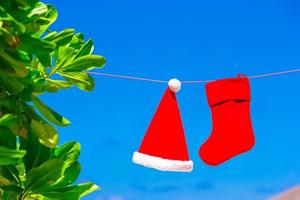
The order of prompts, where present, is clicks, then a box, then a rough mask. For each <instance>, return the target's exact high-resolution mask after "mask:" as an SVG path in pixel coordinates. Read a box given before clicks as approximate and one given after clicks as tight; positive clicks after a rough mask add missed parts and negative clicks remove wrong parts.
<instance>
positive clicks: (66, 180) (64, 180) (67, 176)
mask: <svg viewBox="0 0 300 200" xmlns="http://www.w3.org/2000/svg"><path fill="white" fill-rule="evenodd" d="M80 171H81V166H80V163H79V162H78V161H75V162H73V163H72V164H71V165H70V166H68V167H66V169H65V171H64V174H63V176H62V177H61V178H60V179H59V180H58V182H57V183H56V184H55V185H53V187H64V186H68V185H71V184H72V183H74V182H75V181H76V180H77V178H78V177H79V175H80Z"/></svg>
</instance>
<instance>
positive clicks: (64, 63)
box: [0, 0, 105, 200]
mask: <svg viewBox="0 0 300 200" xmlns="http://www.w3.org/2000/svg"><path fill="white" fill-rule="evenodd" d="M57 16H58V13H57V10H56V9H55V8H54V7H53V6H51V5H48V4H45V3H42V2H40V1H38V0H1V1H0V199H4V200H32V199H38V200H40V199H41V200H44V199H45V200H49V199H57V200H60V199H64V200H65V199H67V200H68V199H72V200H73V199H80V198H81V197H82V196H84V195H87V194H88V193H90V192H93V191H94V190H98V189H99V187H98V186H96V185H95V184H94V183H83V184H77V185H74V184H73V183H74V182H75V181H76V180H77V178H78V176H79V174H80V170H81V166H80V163H79V162H78V158H79V154H80V144H79V143H78V142H68V143H66V144H63V145H61V146H59V147H58V146H57V144H58V132H57V130H56V126H60V127H65V126H68V125H69V124H70V121H69V120H68V119H66V118H65V117H63V116H61V115H60V114H59V113H57V112H56V111H54V110H53V109H51V108H50V107H49V106H48V105H46V104H45V103H44V102H42V101H41V99H40V98H39V95H41V94H44V93H45V92H50V93H55V92H58V91H59V90H64V89H68V88H70V87H72V86H76V87H77V88H79V89H80V90H83V91H91V90H92V89H93V88H94V80H93V78H92V77H91V76H90V75H89V74H88V73H87V71H88V70H91V69H94V68H101V67H103V66H104V64H105V59H104V58H103V57H102V56H99V55H93V54H92V52H93V48H94V45H93V41H92V40H91V39H89V40H87V41H85V39H84V35H83V34H82V33H76V32H75V30H74V29H64V30H62V31H59V32H56V31H50V30H49V27H50V26H51V24H53V23H54V22H55V20H56V18H57Z"/></svg>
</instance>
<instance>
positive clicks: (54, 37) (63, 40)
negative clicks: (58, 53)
mask: <svg viewBox="0 0 300 200" xmlns="http://www.w3.org/2000/svg"><path fill="white" fill-rule="evenodd" d="M74 32H75V30H74V29H65V30H63V31H61V32H59V33H56V34H51V33H50V34H49V35H47V36H46V37H44V40H47V41H51V42H55V43H56V45H58V46H63V45H66V44H68V43H69V42H70V41H71V40H72V38H73V36H74Z"/></svg>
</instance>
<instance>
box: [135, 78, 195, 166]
mask: <svg viewBox="0 0 300 200" xmlns="http://www.w3.org/2000/svg"><path fill="white" fill-rule="evenodd" d="M180 88H181V83H180V81H179V80H177V79H171V80H170V81H169V84H168V88H167V89H166V92H165V94H164V95H163V97H162V99H161V101H160V104H159V106H158V108H157V110H156V113H155V115H154V117H153V119H152V122H151V123H150V126H149V128H148V130H147V132H146V135H145V137H144V139H143V142H142V144H141V146H140V148H139V150H138V152H134V154H133V158H132V160H133V162H135V163H137V164H140V165H144V166H146V167H151V168H154V169H158V170H162V171H178V172H180V171H182V172H189V171H192V169H193V162H192V161H190V159H189V155H188V150H187V145H186V141H185V136H184V130H183V126H182V121H181V116H180V112H179V107H178V103H177V100H176V94H175V93H176V92H178V91H179V90H180Z"/></svg>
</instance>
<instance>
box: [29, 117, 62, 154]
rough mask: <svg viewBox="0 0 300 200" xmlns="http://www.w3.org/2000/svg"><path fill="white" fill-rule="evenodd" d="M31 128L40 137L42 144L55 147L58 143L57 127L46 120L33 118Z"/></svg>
mask: <svg viewBox="0 0 300 200" xmlns="http://www.w3.org/2000/svg"><path fill="white" fill-rule="evenodd" d="M31 129H32V132H33V133H34V134H36V135H37V136H38V138H39V141H40V143H41V144H44V145H45V146H47V147H50V148H54V147H56V145H57V143H58V133H57V131H56V129H55V128H54V127H53V126H51V125H50V124H47V123H45V122H38V121H36V120H34V119H32V120H31Z"/></svg>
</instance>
